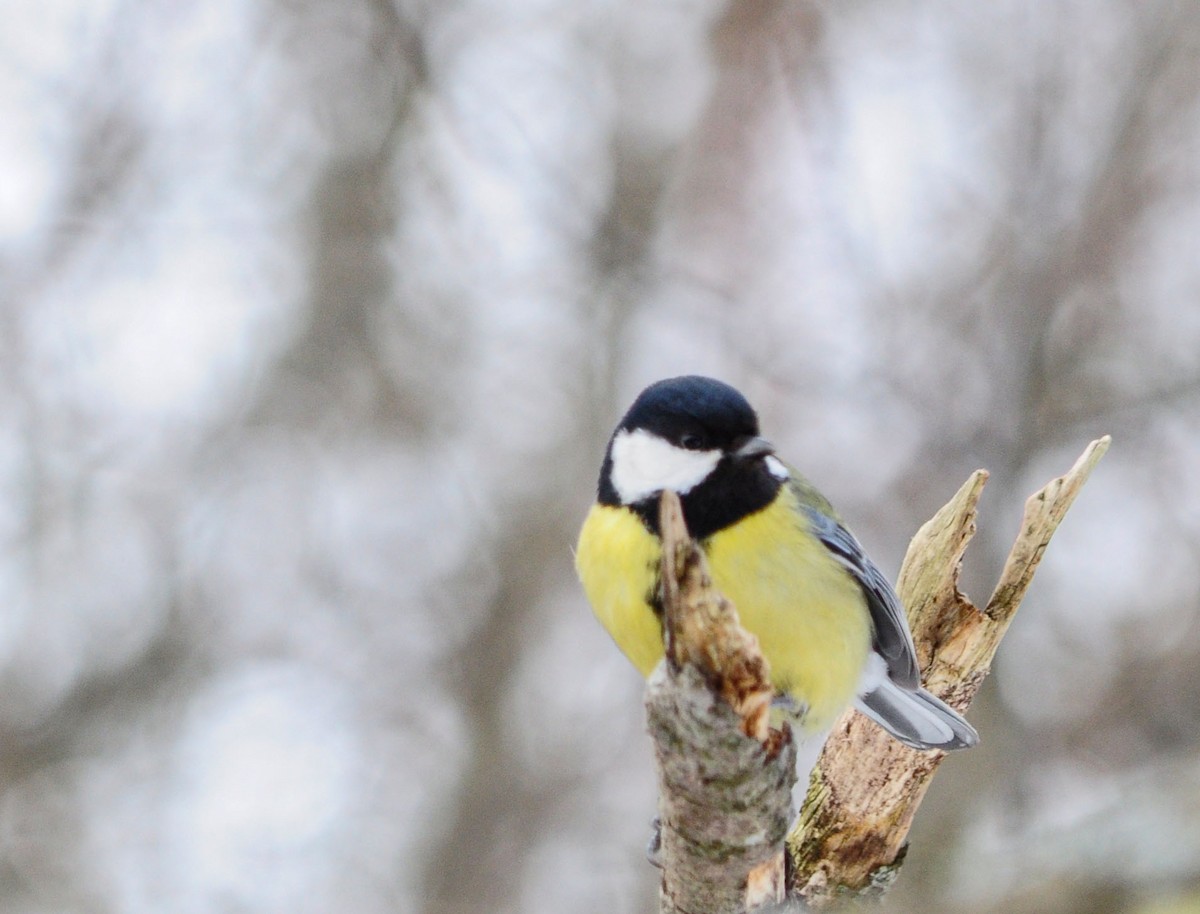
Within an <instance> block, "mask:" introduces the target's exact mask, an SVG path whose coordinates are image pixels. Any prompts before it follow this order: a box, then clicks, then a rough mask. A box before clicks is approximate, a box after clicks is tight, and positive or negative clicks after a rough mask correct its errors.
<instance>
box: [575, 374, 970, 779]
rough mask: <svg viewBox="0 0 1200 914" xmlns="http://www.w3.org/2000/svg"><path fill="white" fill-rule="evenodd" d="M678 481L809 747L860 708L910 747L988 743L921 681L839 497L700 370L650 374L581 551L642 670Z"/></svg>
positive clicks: (903, 630) (692, 524)
mask: <svg viewBox="0 0 1200 914" xmlns="http://www.w3.org/2000/svg"><path fill="white" fill-rule="evenodd" d="M668 489H669V490H671V491H673V492H675V493H677V494H678V495H679V498H680V502H681V504H682V507H683V515H684V521H685V522H686V525H687V528H688V531H689V533H690V534H691V536H692V538H693V539H694V540H695V541H696V542H697V543H699V544H700V546H701V548H702V549H703V550H704V553H705V555H706V558H707V560H708V563H709V567H710V570H711V575H712V581H713V584H714V585H715V586H716V588H717V589H718V590H719V591H720V592H721V593H722V594H724V595H725V596H726V597H727V598H728V599H729V600H730V601H731V602H732V603H733V605H734V607H735V608H736V610H737V613H738V617H739V619H740V622H741V625H742V627H743V628H745V629H746V630H747V631H748V632H750V633H751V634H753V635H754V636H755V637H756V638H757V639H758V643H759V646H760V649H761V650H762V653H763V656H764V657H765V658H766V660H767V663H768V665H769V667H770V674H771V685H772V687H773V689H774V690H775V692H776V696H777V699H776V702H775V703H774V704H775V706H776V707H778V708H779V709H780V715H781V716H782V717H784V718H785V719H787V720H789V722H790V723H791V724H792V727H793V731H794V732H796V731H798V733H797V735H798V738H799V741H800V743H801V745H802V746H803V745H804V744H805V743H808V744H809V745H815V746H816V749H817V751H819V748H820V744H821V743H823V742H824V737H825V736H826V735H827V734H828V732H829V730H830V728H831V727H832V725H833V724H834V722H835V721H836V720H837V718H838V717H839V716H840V715H841V714H842V712H843V711H845V709H846V708H847V707H849V706H851V705H853V706H855V707H857V708H858V710H859V711H861V712H862V713H864V714H866V715H867V717H869V718H870V719H872V720H873V721H875V723H877V724H879V725H880V726H881V727H883V729H884V730H886V731H887V732H888V733H890V734H891V735H892V736H893V737H895V738H896V739H898V740H899V741H900V742H902V743H904V744H905V745H908V746H911V747H913V748H915V749H940V750H952V749H963V748H968V747H971V746H974V745H975V744H976V743H977V742H978V741H979V735H978V733H977V732H976V731H975V729H974V728H973V727H972V726H971V725H970V724H969V723H967V721H966V720H965V719H964V718H963V717H962V716H961V715H960V714H959V713H958V712H957V711H955V710H954V709H953V708H951V707H950V706H949V705H947V704H946V703H945V702H943V701H942V700H941V699H939V698H937V697H936V696H935V695H933V694H931V693H930V692H929V691H927V690H926V689H924V688H922V685H921V675H920V668H919V664H918V661H917V653H916V648H915V646H914V644H913V638H912V634H911V632H910V631H909V627H908V622H907V620H906V617H905V613H904V607H903V605H902V604H901V601H900V598H899V597H898V596H897V595H896V592H895V590H894V589H893V588H892V585H891V584H890V583H889V582H888V580H887V578H886V577H885V576H884V575H883V573H882V572H881V571H880V570H879V569H878V567H876V565H875V564H874V563H873V562H872V561H871V559H870V558H868V557H867V554H866V552H865V551H864V550H863V547H862V545H861V544H860V543H859V541H858V539H856V538H855V536H854V534H852V533H851V532H850V530H849V529H848V528H847V527H846V526H845V525H844V524H843V522H842V520H841V519H840V518H839V516H838V514H837V512H836V511H835V510H834V508H833V506H832V505H831V504H830V503H829V501H828V500H827V499H826V498H825V497H824V496H823V495H821V493H820V492H818V491H817V489H816V488H815V487H814V486H813V485H812V484H811V483H810V482H809V481H808V480H807V479H805V478H804V477H803V476H801V475H800V474H799V473H798V472H796V470H794V469H793V468H792V467H791V466H789V465H788V464H786V463H785V462H784V461H783V460H781V459H780V458H779V457H778V456H777V455H776V453H775V448H774V447H773V446H772V444H771V443H770V442H769V441H768V440H767V439H766V438H764V437H762V436H761V434H760V432H759V421H758V415H757V413H755V411H754V409H753V408H752V407H751V405H750V403H749V402H748V401H747V400H746V398H745V397H744V396H743V395H742V394H741V393H739V392H738V391H737V390H736V389H735V388H733V387H731V386H730V385H729V384H726V383H724V382H722V381H718V380H716V379H713V378H708V377H702V376H698V375H687V376H683V377H675V378H667V379H665V380H661V381H658V382H656V383H654V384H651V385H650V386H649V387H647V388H646V389H645V390H643V391H642V392H641V393H640V394H639V395H638V397H637V398H636V399H635V400H634V402H633V404H632V406H630V407H629V410H628V411H627V412H626V413H625V415H624V416H623V417H622V419H621V420H620V422H619V423H618V424H617V427H616V429H615V430H614V431H613V433H612V435H611V437H610V438H609V441H608V446H607V448H606V450H605V453H604V460H603V463H602V465H601V468H600V478H599V483H598V485H597V494H596V501H595V503H594V504H593V505H592V506H591V508H590V509H589V510H588V513H587V516H586V518H585V520H584V522H583V526H582V529H581V530H580V533H579V540H578V543H577V545H576V549H575V565H576V570H577V572H578V575H579V578H580V581H581V583H582V585H583V590H584V593H585V595H586V597H587V599H588V601H589V602H590V604H591V607H592V610H593V612H594V614H595V616H596V617H597V618H598V619H599V621H600V622H601V624H602V625H603V626H604V628H605V629H607V631H608V633H609V635H611V636H612V639H613V640H614V641H615V642H616V644H617V646H618V647H619V648H620V649H621V650H622V651H623V652H624V653H625V655H626V656H627V657H628V658H629V660H630V661H632V663H633V665H634V666H635V667H636V668H637V669H638V671H639V672H640V673H641V674H642V675H643V676H647V677H648V676H649V675H650V674H651V673H652V672H653V671H654V668H655V667H656V666H657V665H658V662H659V661H660V660H661V659H662V657H663V651H664V648H663V611H662V599H661V590H660V587H661V581H660V568H661V557H662V540H661V538H660V536H659V530H658V503H659V496H660V494H661V493H662V492H663V491H664V490H668ZM811 761H815V754H812V755H811Z"/></svg>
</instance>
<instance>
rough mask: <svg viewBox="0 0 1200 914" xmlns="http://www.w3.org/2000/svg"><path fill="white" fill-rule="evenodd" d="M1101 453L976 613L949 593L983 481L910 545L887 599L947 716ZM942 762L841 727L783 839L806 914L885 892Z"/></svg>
mask: <svg viewBox="0 0 1200 914" xmlns="http://www.w3.org/2000/svg"><path fill="white" fill-rule="evenodd" d="M1109 442H1110V439H1109V437H1108V436H1105V437H1103V438H1100V439H1099V440H1097V441H1093V442H1092V443H1091V444H1090V445H1089V446H1088V447H1087V449H1086V450H1085V451H1084V452H1083V455H1082V456H1081V457H1080V458H1079V460H1078V461H1076V463H1075V465H1074V466H1073V467H1072V468H1071V469H1070V471H1068V472H1067V474H1066V475H1065V476H1061V477H1059V478H1057V479H1054V480H1052V481H1051V482H1050V483H1049V484H1048V485H1047V486H1046V487H1045V488H1043V489H1041V490H1040V491H1039V492H1036V493H1035V494H1034V495H1032V496H1031V497H1030V498H1029V500H1028V501H1027V502H1026V503H1025V516H1024V519H1023V521H1022V524H1021V531H1020V533H1019V534H1018V535H1017V539H1016V542H1015V543H1014V544H1013V547H1012V550H1011V552H1010V553H1009V557H1008V561H1007V562H1006V563H1005V566H1004V570H1003V572H1002V573H1001V575H1000V581H999V583H998V584H997V585H996V589H995V591H994V592H993V594H992V596H991V599H989V600H988V603H987V606H986V607H985V608H984V609H982V610H981V609H978V608H976V607H975V606H974V605H972V604H971V602H970V601H969V600H968V599H967V598H966V596H965V595H964V594H963V593H961V592H960V591H959V589H958V576H959V571H960V569H961V567H962V557H963V553H964V552H965V551H966V548H967V544H968V543H969V542H970V540H971V537H972V536H973V535H974V533H975V509H976V505H977V504H978V501H979V496H980V493H981V492H982V491H983V486H984V483H985V482H986V481H987V473H986V472H985V471H983V470H979V471H976V472H975V473H974V474H973V475H972V476H971V478H970V479H968V480H967V482H966V483H965V484H964V485H963V487H962V488H961V489H959V491H958V493H957V494H956V495H955V496H954V498H952V499H951V500H950V502H949V503H948V504H947V505H946V506H945V507H943V508H942V509H941V510H940V511H939V512H938V513H937V514H936V515H934V517H933V519H932V520H930V521H928V522H927V523H926V524H925V525H924V526H923V527H922V528H921V529H920V530H919V531H918V532H917V535H916V536H915V537H913V540H912V543H911V544H910V546H909V549H908V555H907V556H906V557H905V560H904V566H903V568H902V569H901V571H900V577H899V580H898V582H897V583H898V588H897V589H898V591H899V593H900V597H901V599H902V600H903V601H904V605H905V606H907V607H908V615H909V622H910V624H911V626H912V630H913V637H914V639H915V640H916V644H917V650H918V653H919V655H920V657H921V661H922V668H923V670H924V680H925V686H926V688H928V689H929V690H930V691H932V692H933V693H934V694H936V695H939V696H940V697H942V698H943V699H945V700H946V701H947V702H948V703H949V704H951V705H953V706H954V707H956V708H958V709H960V710H962V709H965V708H966V707H967V706H968V705H969V704H970V702H971V700H972V699H973V698H974V697H975V693H976V692H977V691H978V690H979V686H980V684H981V683H982V682H983V680H984V678H985V677H986V676H987V674H988V672H989V670H990V668H991V661H992V657H993V656H994V654H995V652H996V648H997V647H998V646H999V643H1000V639H1001V638H1002V637H1003V636H1004V633H1005V631H1006V630H1007V629H1008V626H1009V623H1010V622H1011V621H1012V618H1013V614H1014V613H1015V612H1016V610H1017V607H1018V606H1019V605H1020V602H1021V600H1022V599H1023V598H1024V596H1025V592H1026V590H1027V589H1028V587H1029V583H1030V581H1031V580H1032V579H1033V574H1034V571H1035V570H1036V569H1037V566H1038V564H1039V563H1040V562H1041V559H1042V555H1043V553H1044V551H1045V549H1046V545H1047V544H1048V543H1049V541H1050V537H1051V536H1052V535H1053V534H1054V531H1055V530H1056V529H1057V528H1058V525H1059V523H1060V522H1061V521H1062V519H1063V516H1064V515H1065V514H1066V512H1067V509H1068V508H1069V507H1070V506H1071V503H1072V502H1073V501H1074V499H1075V496H1076V495H1077V494H1078V492H1079V490H1080V488H1081V487H1082V486H1083V483H1084V482H1085V481H1086V480H1087V478H1088V475H1089V473H1090V472H1091V470H1092V468H1093V467H1094V466H1095V465H1096V463H1097V462H1098V461H1099V460H1100V458H1101V457H1102V456H1103V455H1104V452H1105V451H1106V450H1108V445H1109ZM943 756H944V753H941V752H918V751H915V750H913V749H909V748H907V747H905V746H903V745H901V744H900V743H898V742H896V741H895V740H893V739H892V738H891V737H889V736H888V735H887V734H886V733H884V732H883V731H882V730H880V729H879V728H878V727H876V726H875V725H874V724H872V723H870V722H869V721H867V720H866V718H864V717H862V716H861V715H858V714H856V713H855V712H853V711H849V712H847V713H846V715H844V716H843V717H842V719H841V721H839V723H838V724H837V725H836V726H835V727H834V731H833V735H832V736H831V737H830V738H829V741H828V742H827V743H826V745H825V749H824V751H823V752H822V754H821V758H820V760H819V761H818V763H817V766H816V768H815V769H814V771H813V775H812V779H811V781H810V783H809V789H808V796H807V798H806V799H805V802H804V808H803V811H802V813H801V817H800V820H799V822H798V823H797V825H796V827H795V828H794V829H793V831H792V834H791V835H789V839H788V841H789V847H790V849H791V853H792V856H793V862H794V865H795V885H796V887H797V889H798V890H799V892H800V893H801V894H802V895H803V896H804V897H805V899H806V901H807V902H808V904H809V905H810V906H812V907H823V906H828V905H831V904H836V903H837V902H838V901H839V900H841V899H844V898H846V897H852V896H856V895H862V894H878V893H880V892H882V891H884V890H886V888H887V887H888V885H890V883H891V881H892V879H894V877H895V874H896V872H897V870H898V868H899V865H900V863H901V862H902V861H903V858H904V852H905V842H906V838H907V836H908V830H909V828H910V827H911V825H912V821H913V817H914V815H915V814H916V811H917V807H918V806H919V805H920V803H921V800H922V798H923V797H924V795H925V791H926V789H927V788H928V786H929V781H930V779H931V778H932V776H933V773H934V771H936V770H937V767H938V765H939V764H940V763H941V760H942V758H943Z"/></svg>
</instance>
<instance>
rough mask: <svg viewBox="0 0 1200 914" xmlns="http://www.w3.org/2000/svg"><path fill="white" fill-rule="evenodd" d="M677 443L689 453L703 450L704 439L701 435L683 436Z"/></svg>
mask: <svg viewBox="0 0 1200 914" xmlns="http://www.w3.org/2000/svg"><path fill="white" fill-rule="evenodd" d="M679 443H680V444H681V445H683V446H684V447H685V448H687V449H688V450H689V451H702V450H704V437H703V436H702V435H684V436H683V437H682V438H680V439H679Z"/></svg>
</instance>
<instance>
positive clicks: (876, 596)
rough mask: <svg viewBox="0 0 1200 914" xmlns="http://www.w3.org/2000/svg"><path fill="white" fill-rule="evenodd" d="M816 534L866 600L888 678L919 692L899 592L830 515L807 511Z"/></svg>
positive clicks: (918, 673)
mask: <svg viewBox="0 0 1200 914" xmlns="http://www.w3.org/2000/svg"><path fill="white" fill-rule="evenodd" d="M804 511H805V513H806V514H807V515H808V518H809V522H810V524H811V527H812V532H813V534H814V535H815V536H816V537H817V539H819V540H820V541H821V542H822V543H823V544H824V545H825V548H826V549H828V550H829V553H830V555H832V556H833V557H834V558H835V559H836V560H837V561H838V562H839V563H841V564H842V565H843V566H844V567H845V568H846V570H847V571H849V572H850V574H851V575H853V576H854V580H855V581H857V582H858V586H859V587H861V588H862V591H863V594H865V595H866V598H867V606H868V608H869V609H870V611H871V621H872V622H874V624H875V644H874V647H875V650H876V652H877V653H878V654H879V655H880V656H881V657H883V659H884V660H885V661H887V670H888V678H889V679H891V680H892V682H894V683H896V685H898V686H900V687H901V688H902V689H908V690H910V691H911V690H913V689H918V688H920V686H921V671H920V670H919V669H918V667H917V649H916V647H915V646H914V645H913V639H912V634H911V633H910V632H909V630H908V620H907V619H906V618H905V615H904V607H903V606H902V605H901V604H900V598H899V597H898V596H896V591H894V590H893V589H892V585H891V584H889V583H888V580H887V578H885V577H884V576H883V573H882V572H880V570H879V569H878V568H876V567H875V563H874V562H872V561H871V560H870V559H869V558H867V556H866V554H865V553H864V552H863V548H862V546H861V545H859V542H858V540H857V539H855V538H854V534H853V533H851V532H850V531H849V530H847V529H846V528H845V527H843V526H842V525H841V524H840V523H838V522H837V521H836V520H834V519H833V518H832V517H830V516H829V515H827V514H824V513H823V512H821V511H818V510H816V509H814V508H810V507H805V508H804Z"/></svg>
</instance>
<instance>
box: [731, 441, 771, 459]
mask: <svg viewBox="0 0 1200 914" xmlns="http://www.w3.org/2000/svg"><path fill="white" fill-rule="evenodd" d="M774 453H775V445H773V444H771V442H770V441H768V440H767V439H766V438H759V437H757V436H755V437H753V438H747V439H745V440H744V441H743V442H741V444H739V445H738V446H737V447H736V448H734V450H733V456H734V457H736V458H737V459H738V460H748V459H750V458H751V457H765V456H766V455H767V454H774Z"/></svg>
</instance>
